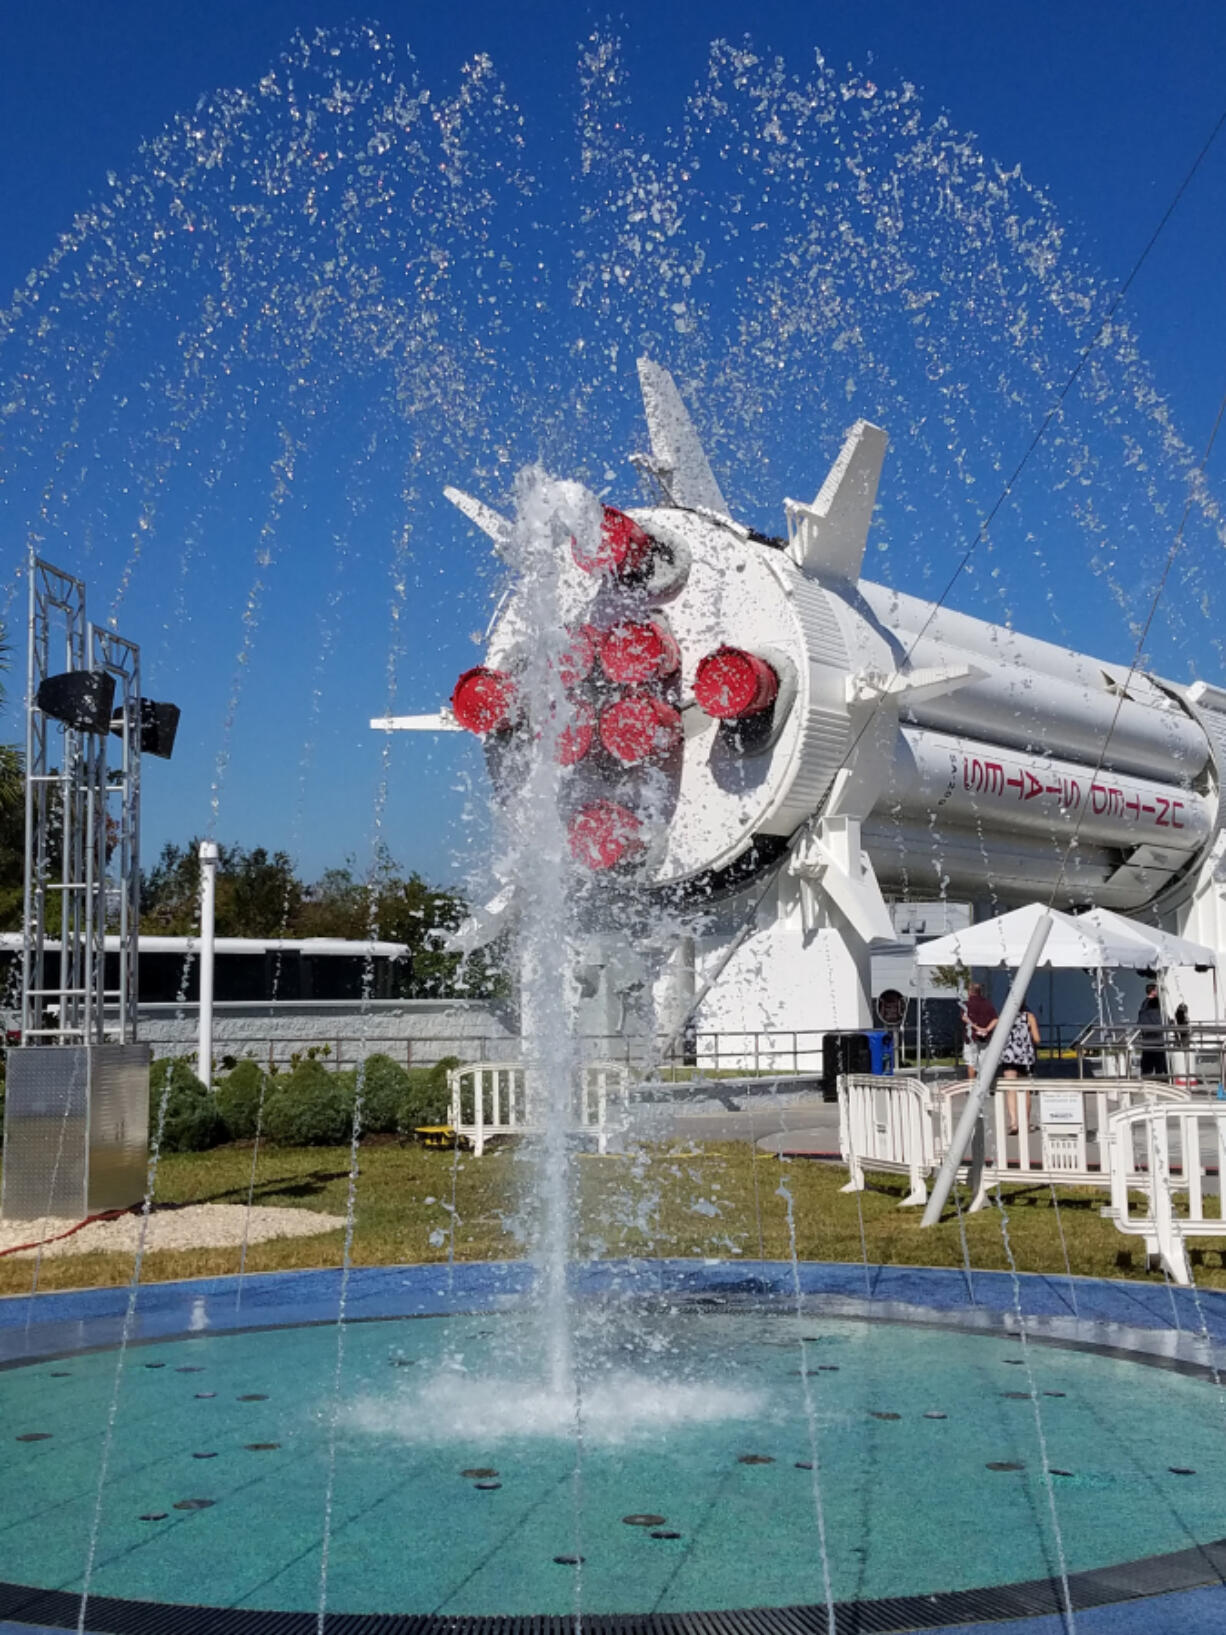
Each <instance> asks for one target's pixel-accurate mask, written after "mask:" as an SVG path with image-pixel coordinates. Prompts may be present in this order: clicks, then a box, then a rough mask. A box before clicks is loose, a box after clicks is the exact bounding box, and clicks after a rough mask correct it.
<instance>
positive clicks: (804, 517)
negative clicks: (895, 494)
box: [783, 420, 888, 585]
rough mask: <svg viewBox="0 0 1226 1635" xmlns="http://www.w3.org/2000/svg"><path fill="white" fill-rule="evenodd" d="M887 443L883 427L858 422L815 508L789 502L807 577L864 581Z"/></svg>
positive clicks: (792, 545)
mask: <svg viewBox="0 0 1226 1635" xmlns="http://www.w3.org/2000/svg"><path fill="white" fill-rule="evenodd" d="M887 441H888V439H887V437H886V434H885V433H884V432H883V431H882V429H881V427H880V426H874V425H872V424H871V422H870V421H867V420H857V421H856V423H855V425H854V426H853V427H852V428H851V430H850V431H849V432H848V434H847V439H846V441H845V442H844V444H843V447H842V449H841V450H840V451H839V457H838V459H837V460H836V461H835V462H834V464H833V465H832V466H831V468H830V474H829V476H828V477H827V478H826V481H825V482H824V483H823V484H822V486H821V492H820V493H819V494H818V496H817V498H816V499H815V500H814V501H813V504H812V505H802V504H801V503H800V502H799V500H784V502H783V506H784V510H785V512H786V514H787V519H788V545H789V549H790V551H791V554H792V560H793V561H794V562H795V563H796V564H797V566H798V567H801V568H804V569H805V571H806V572H807V573H812V574H815V575H816V576H817V577H818V578H820V579H840V580H845V581H847V583H849V584H853V585H854V584H855V582H856V580H857V579H859V577H860V570H861V568H862V566H863V563H864V547H865V545H866V543H867V542H868V529H869V524H870V522H871V521H872V520H873V506H874V505H875V504H876V501H877V484H878V481H879V480H880V477H881V467H882V464H883V462H884V460H885V451H886V444H887Z"/></svg>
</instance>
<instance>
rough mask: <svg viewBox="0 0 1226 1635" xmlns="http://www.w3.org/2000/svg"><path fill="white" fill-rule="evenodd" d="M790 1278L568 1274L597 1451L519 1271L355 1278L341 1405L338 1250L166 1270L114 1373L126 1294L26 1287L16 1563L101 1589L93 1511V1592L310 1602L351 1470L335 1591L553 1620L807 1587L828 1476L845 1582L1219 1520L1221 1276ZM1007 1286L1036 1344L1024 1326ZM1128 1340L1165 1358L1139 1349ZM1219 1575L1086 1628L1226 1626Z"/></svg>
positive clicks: (276, 1604) (60, 1585)
mask: <svg viewBox="0 0 1226 1635" xmlns="http://www.w3.org/2000/svg"><path fill="white" fill-rule="evenodd" d="M801 1272H802V1289H803V1293H804V1314H803V1316H797V1315H796V1314H795V1311H794V1309H793V1307H792V1301H791V1284H792V1271H791V1268H790V1267H779V1266H775V1265H763V1266H760V1267H756V1266H755V1267H747V1266H745V1265H737V1266H734V1267H732V1266H728V1267H725V1266H711V1265H697V1264H695V1263H681V1262H673V1263H643V1264H638V1265H634V1266H628V1265H615V1264H604V1265H599V1266H595V1267H591V1268H583V1269H581V1270H580V1271H578V1272H577V1273H576V1278H575V1281H576V1286H577V1288H578V1289H579V1291H580V1292H581V1293H583V1294H586V1295H590V1296H596V1295H599V1296H601V1298H600V1299H599V1300H596V1299H590V1300H581V1302H580V1309H581V1311H582V1312H583V1313H585V1314H586V1315H585V1316H584V1317H583V1318H582V1319H581V1321H582V1322H583V1323H585V1324H586V1325H587V1326H588V1328H589V1329H590V1333H589V1334H588V1336H587V1338H586V1341H585V1343H584V1346H583V1347H582V1348H581V1349H582V1352H583V1354H584V1355H585V1356H588V1357H589V1358H590V1359H591V1366H590V1369H589V1372H588V1374H587V1376H586V1377H585V1379H584V1381H583V1385H584V1407H585V1413H586V1415H587V1436H586V1438H585V1442H584V1447H583V1458H582V1463H581V1467H580V1468H579V1469H578V1470H576V1460H575V1452H574V1442H573V1438H572V1436H571V1435H570V1434H569V1430H570V1426H569V1424H565V1425H562V1426H561V1427H558V1428H557V1431H558V1434H545V1433H543V1432H542V1429H541V1424H540V1422H539V1417H535V1418H534V1417H533V1416H534V1414H535V1413H536V1408H535V1405H534V1404H535V1399H534V1398H533V1397H532V1394H531V1393H532V1389H533V1385H534V1382H535V1380H536V1378H537V1376H538V1374H539V1355H538V1354H539V1342H538V1338H537V1330H536V1320H535V1317H534V1316H533V1315H532V1314H531V1313H530V1312H525V1310H524V1297H525V1292H526V1290H527V1289H528V1287H529V1284H530V1274H529V1273H528V1271H527V1269H526V1268H524V1267H522V1266H518V1265H501V1266H462V1267H456V1268H454V1269H453V1270H452V1271H450V1272H449V1271H448V1269H447V1268H445V1267H443V1268H439V1267H421V1268H395V1269H380V1270H378V1271H369V1272H368V1271H362V1272H358V1273H355V1274H354V1275H353V1278H352V1281H351V1284H350V1289H349V1299H348V1301H347V1310H348V1313H349V1315H350V1316H351V1317H353V1318H355V1319H360V1320H358V1321H355V1322H353V1323H352V1324H350V1325H348V1326H347V1330H346V1339H345V1349H344V1359H343V1369H342V1376H341V1377H342V1389H341V1392H340V1395H339V1397H337V1396H336V1395H335V1394H334V1392H333V1387H332V1382H333V1379H334V1377H335V1371H336V1359H337V1337H336V1329H335V1321H334V1319H335V1314H336V1302H337V1297H338V1293H339V1283H338V1279H337V1276H336V1275H335V1274H331V1273H306V1274H283V1275H281V1276H276V1277H258V1278H248V1279H245V1280H244V1281H243V1283H242V1285H241V1291H240V1286H239V1285H238V1283H237V1280H231V1279H219V1280H210V1281H208V1282H202V1283H192V1284H180V1285H150V1286H149V1287H148V1288H146V1289H142V1290H141V1291H140V1298H139V1301H138V1303H137V1306H136V1309H135V1312H134V1314H133V1318H134V1320H133V1323H132V1330H131V1336H130V1343H129V1345H128V1346H127V1348H126V1352H125V1353H124V1356H123V1362H122V1369H121V1370H120V1371H119V1372H118V1374H117V1363H118V1361H119V1353H118V1352H117V1350H116V1349H115V1348H116V1343H117V1340H118V1338H119V1333H120V1329H121V1327H122V1323H123V1318H124V1312H125V1309H126V1291H117V1290H100V1291H92V1292H90V1293H88V1294H84V1295H80V1296H65V1295H59V1294H54V1295H48V1296H44V1297H40V1298H39V1299H38V1300H37V1301H33V1302H31V1301H23V1300H9V1301H5V1302H3V1303H0V1425H2V1426H3V1427H5V1430H4V1432H0V1438H2V1440H0V1447H2V1448H3V1456H2V1459H0V1580H5V1581H7V1582H9V1583H25V1584H37V1585H41V1586H44V1587H46V1588H50V1589H58V1590H62V1591H66V1592H69V1593H79V1590H80V1588H81V1574H82V1570H83V1566H84V1562H85V1558H86V1553H87V1549H88V1543H89V1538H90V1534H91V1529H92V1526H93V1520H94V1516H95V1512H96V1511H97V1512H98V1514H99V1515H100V1518H101V1519H100V1527H99V1531H98V1534H97V1538H96V1541H95V1543H96V1549H95V1554H94V1568H93V1576H92V1578H91V1584H90V1588H91V1593H92V1594H93V1595H95V1596H99V1597H105V1596H126V1597H131V1598H135V1599H140V1600H149V1601H154V1602H161V1603H166V1602H173V1603H189V1604H190V1603H196V1604H200V1603H205V1604H210V1605H219V1606H227V1607H247V1608H252V1609H256V1608H267V1609H272V1608H284V1609H289V1608H299V1609H302V1610H304V1611H309V1610H311V1609H313V1608H314V1607H315V1606H316V1605H317V1604H318V1598H319V1586H320V1548H321V1537H322V1531H323V1529H322V1517H323V1504H324V1499H325V1495H326V1493H327V1491H328V1489H329V1484H330V1485H331V1493H332V1504H333V1526H332V1531H331V1543H330V1559H329V1569H328V1605H329V1607H330V1608H331V1609H333V1610H335V1611H338V1612H340V1611H353V1612H359V1611H369V1612H385V1613H390V1612H415V1613H435V1614H438V1615H440V1616H452V1617H465V1616H468V1617H481V1616H487V1615H493V1614H495V1613H511V1614H515V1613H519V1614H529V1613H542V1614H551V1613H552V1614H561V1613H567V1612H569V1611H571V1610H572V1609H573V1607H574V1605H575V1597H576V1588H577V1586H576V1572H578V1573H579V1574H580V1579H579V1585H578V1589H579V1594H580V1604H581V1605H582V1606H583V1608H584V1610H585V1611H587V1612H589V1613H590V1614H600V1613H610V1614H612V1613H619V1612H649V1611H654V1612H656V1613H657V1614H661V1613H669V1612H674V1613H675V1612H681V1611H687V1610H695V1609H718V1608H731V1607H736V1606H745V1605H773V1606H785V1605H789V1604H797V1603H809V1604H813V1603H820V1602H822V1601H823V1600H824V1578H823V1573H822V1570H821V1561H820V1557H819V1554H818V1552H817V1550H816V1548H815V1541H816V1538H817V1508H816V1507H817V1505H819V1504H820V1506H821V1509H822V1517H821V1519H822V1522H823V1525H824V1528H825V1532H826V1536H827V1544H828V1554H829V1563H830V1572H831V1581H832V1589H833V1593H834V1596H835V1598H836V1599H837V1600H839V1601H843V1602H853V1601H864V1600H870V1599H874V1600H875V1599H880V1598H883V1597H898V1596H907V1595H916V1594H929V1593H946V1592H949V1591H954V1590H965V1589H973V1588H976V1587H978V1586H984V1585H992V1584H999V1583H1010V1582H1019V1581H1025V1580H1032V1579H1042V1578H1048V1577H1051V1576H1053V1575H1054V1574H1055V1573H1056V1572H1057V1564H1058V1560H1059V1554H1060V1549H1061V1547H1062V1548H1063V1552H1064V1556H1065V1559H1066V1561H1067V1566H1068V1569H1069V1571H1070V1572H1072V1573H1074V1574H1076V1573H1078V1572H1081V1571H1085V1570H1087V1569H1093V1568H1097V1567H1102V1566H1105V1565H1107V1564H1110V1563H1114V1562H1119V1561H1127V1560H1132V1559H1136V1558H1139V1557H1144V1556H1154V1555H1162V1554H1165V1553H1167V1552H1175V1551H1182V1550H1187V1549H1188V1548H1189V1547H1190V1546H1193V1545H1204V1544H1209V1543H1212V1542H1214V1541H1216V1540H1220V1539H1222V1538H1224V1537H1226V1436H1223V1435H1222V1434H1221V1427H1222V1418H1221V1407H1220V1406H1219V1400H1218V1392H1219V1389H1220V1387H1219V1386H1218V1385H1217V1383H1215V1379H1214V1377H1213V1369H1214V1368H1216V1366H1217V1364H1218V1362H1219V1360H1220V1358H1219V1353H1218V1350H1217V1347H1216V1345H1214V1344H1213V1343H1212V1342H1213V1341H1215V1340H1217V1339H1219V1338H1220V1337H1222V1336H1223V1335H1226V1311H1224V1303H1223V1301H1222V1299H1221V1297H1220V1296H1215V1295H1201V1296H1200V1297H1199V1298H1195V1299H1193V1298H1188V1297H1187V1296H1186V1294H1185V1293H1184V1291H1174V1298H1173V1299H1172V1296H1171V1292H1168V1291H1167V1290H1164V1289H1161V1288H1156V1289H1155V1288H1152V1287H1150V1286H1147V1285H1122V1284H1100V1283H1095V1282H1092V1281H1090V1280H1080V1281H1077V1282H1075V1283H1073V1284H1070V1283H1069V1281H1068V1280H1066V1279H1060V1280H1049V1279H1027V1278H1023V1279H1021V1280H1020V1281H1019V1284H1018V1285H1017V1287H1016V1289H1015V1286H1014V1284H1013V1282H1012V1280H1011V1279H1009V1278H1006V1277H994V1276H993V1275H991V1274H979V1275H977V1276H976V1278H975V1279H974V1282H973V1284H972V1283H968V1280H967V1279H966V1278H964V1277H963V1275H962V1274H961V1273H952V1272H940V1271H937V1272H931V1271H930V1272H915V1273H900V1272H899V1271H897V1270H896V1269H889V1270H881V1271H873V1270H872V1269H870V1270H869V1272H868V1274H867V1277H866V1274H865V1271H864V1269H863V1268H859V1267H855V1268H849V1267H835V1266H817V1265H808V1266H804V1267H802V1268H801ZM645 1296H646V1297H653V1296H654V1297H662V1298H654V1299H653V1298H648V1299H647V1301H646V1304H644V1298H643V1297H645ZM622 1297H625V1305H624V1307H623V1308H622V1315H621V1317H620V1318H619V1320H618V1323H617V1324H616V1325H615V1327H614V1328H613V1329H610V1328H609V1327H608V1325H607V1324H606V1322H605V1321H604V1317H603V1315H602V1314H604V1313H606V1312H607V1311H608V1310H609V1309H610V1307H611V1306H612V1307H616V1306H617V1305H618V1304H619V1301H620V1300H621V1299H622ZM972 1297H973V1303H972ZM678 1299H680V1300H681V1302H682V1304H683V1307H684V1309H683V1310H682V1311H680V1312H677V1311H675V1310H674V1311H671V1312H670V1311H669V1309H668V1307H669V1305H670V1303H674V1302H676V1301H677V1300H678ZM1019 1303H1020V1310H1021V1314H1022V1318H1023V1320H1024V1322H1025V1326H1026V1329H1027V1332H1028V1333H1033V1334H1034V1337H1035V1338H1036V1339H1038V1340H1039V1341H1040V1342H1042V1343H1039V1344H1036V1345H1033V1346H1026V1347H1024V1348H1023V1346H1022V1345H1021V1344H1020V1343H1019V1340H1018V1338H1017V1337H1016V1328H1017V1320H1018V1304H1019ZM1074 1308H1075V1310H1076V1315H1074ZM446 1313H456V1314H457V1315H454V1316H451V1317H445V1314H446ZM465 1313H467V1314H468V1315H465ZM870 1313H871V1314H873V1315H875V1316H878V1317H887V1318H895V1319H899V1318H902V1319H906V1320H905V1321H902V1322H890V1321H886V1322H880V1321H878V1322H872V1323H866V1322H864V1321H862V1320H859V1319H860V1318H862V1316H864V1315H867V1314H870ZM489 1314H493V1315H489ZM409 1317H415V1318H419V1319H422V1320H420V1321H405V1320H404V1319H406V1318H409ZM439 1319H444V1320H439ZM1173 1319H1177V1320H1179V1322H1180V1325H1181V1326H1180V1327H1175V1326H1173ZM950 1324H960V1325H964V1329H965V1331H964V1332H962V1333H950V1332H948V1329H947V1328H946V1327H941V1326H936V1325H950ZM1198 1330H1199V1331H1200V1332H1199V1333H1198V1332H1197V1331H1198ZM1206 1331H1207V1334H1208V1336H1209V1338H1208V1339H1206V1337H1205V1335H1206ZM1050 1342H1057V1343H1050ZM1138 1344H1139V1345H1142V1346H1144V1347H1146V1348H1147V1352H1148V1354H1149V1355H1150V1356H1151V1358H1153V1359H1155V1360H1158V1361H1160V1362H1163V1363H1165V1364H1166V1365H1167V1366H1163V1367H1159V1368H1155V1367H1148V1366H1138V1364H1137V1363H1136V1362H1135V1361H1129V1360H1124V1359H1125V1354H1126V1353H1127V1352H1128V1351H1129V1350H1131V1349H1134V1348H1135V1347H1136V1346H1137V1345H1138ZM1174 1365H1178V1366H1174ZM117 1378H118V1381H119V1386H118V1393H117V1394H116V1380H117ZM662 1378H663V1379H664V1380H665V1381H666V1382H667V1383H666V1384H665V1385H662V1386H661V1385H654V1386H646V1385H644V1384H643V1381H644V1380H645V1379H651V1380H655V1381H659V1380H660V1379H662ZM1032 1380H1033V1385H1034V1388H1035V1390H1036V1392H1037V1393H1038V1398H1037V1405H1038V1408H1039V1411H1040V1415H1041V1421H1042V1428H1043V1433H1044V1436H1045V1439H1046V1445H1047V1462H1048V1464H1049V1466H1050V1467H1052V1468H1053V1469H1054V1471H1056V1472H1058V1473H1059V1474H1056V1475H1054V1476H1053V1477H1052V1487H1051V1490H1050V1494H1049V1489H1048V1485H1047V1482H1046V1479H1045V1477H1044V1472H1043V1458H1042V1453H1041V1451H1040V1448H1039V1441H1038V1426H1037V1424H1036V1414H1035V1408H1036V1402H1035V1400H1034V1399H1032V1398H1031V1396H1030V1389H1029V1388H1030V1384H1031V1382H1032ZM653 1393H654V1395H653ZM648 1398H651V1401H650V1402H649V1401H648ZM112 1402H114V1404H115V1409H116V1411H115V1418H114V1425H113V1432H112V1433H111V1435H110V1439H109V1444H108V1443H107V1425H108V1420H109V1414H110V1410H111V1406H112ZM508 1404H510V1405H512V1407H513V1408H514V1412H512V1413H510V1422H509V1423H507V1422H504V1421H506V1419H507V1413H508ZM334 1407H335V1410H336V1411H335V1414H334V1413H333V1408H334ZM649 1409H650V1411H649ZM17 1438H31V1440H20V1441H19V1440H17ZM104 1448H105V1449H106V1457H107V1460H108V1464H107V1480H106V1485H105V1488H104V1490H103V1495H102V1504H101V1507H100V1510H99V1507H98V1506H97V1493H98V1471H99V1468H100V1464H101V1461H102V1458H103V1454H104ZM815 1454H816V1456H817V1457H816V1462H817V1463H818V1465H819V1466H820V1480H819V1481H818V1482H817V1483H816V1484H815V1482H814V1478H813V1474H812V1472H811V1471H810V1470H809V1469H808V1468H807V1467H809V1466H811V1465H812V1464H813V1463H814V1462H815V1459H814V1455H815ZM202 1456H203V1457H202ZM465 1472H467V1473H468V1474H464V1473H465ZM482 1472H488V1473H490V1474H488V1475H485V1476H483V1475H481V1474H480V1473H482ZM473 1473H476V1474H473ZM478 1483H482V1484H483V1485H480V1486H479V1485H478ZM193 1501H200V1502H198V1503H194V1502H193ZM1053 1504H1054V1511H1055V1516H1054V1518H1053V1515H1052V1510H1053ZM180 1506H182V1507H184V1508H178V1507H180ZM627 1515H643V1516H655V1517H659V1518H661V1519H660V1520H659V1521H658V1522H655V1523H647V1524H645V1525H638V1524H636V1523H627V1522H626V1521H624V1520H623V1518H624V1517H625V1516H627ZM985 1517H990V1518H991V1522H990V1525H987V1526H985V1525H984V1518H985ZM149 1518H152V1519H149ZM1057 1530H1058V1531H1057ZM668 1534H676V1535H678V1536H677V1537H668V1536H659V1535H668ZM574 1555H581V1556H582V1557H583V1562H582V1566H581V1568H578V1569H577V1568H576V1567H575V1566H574V1565H573V1564H569V1563H566V1562H558V1561H557V1559H556V1558H557V1557H559V1556H574ZM750 1561H751V1562H752V1565H748V1563H749V1562H750ZM222 1564H224V1569H223V1565H222ZM1222 1594H1223V1592H1222V1591H1221V1590H1220V1589H1205V1590H1199V1589H1198V1590H1194V1591H1190V1592H1188V1593H1187V1594H1185V1595H1182V1596H1152V1597H1148V1598H1146V1599H1144V1600H1141V1601H1135V1602H1132V1603H1126V1604H1123V1605H1120V1606H1117V1607H1114V1608H1086V1609H1085V1610H1083V1611H1081V1612H1080V1613H1079V1614H1078V1619H1077V1622H1078V1627H1079V1628H1083V1629H1085V1630H1093V1631H1098V1630H1104V1631H1105V1630H1107V1629H1119V1630H1120V1631H1121V1632H1123V1631H1125V1630H1128V1631H1132V1630H1133V1629H1135V1630H1136V1631H1137V1632H1138V1635H1139V1632H1141V1631H1146V1632H1148V1631H1157V1630H1161V1629H1163V1628H1166V1627H1170V1628H1172V1629H1173V1628H1179V1629H1181V1630H1182V1629H1193V1630H1194V1629H1195V1628H1197V1624H1196V1623H1195V1622H1194V1621H1192V1620H1194V1619H1196V1618H1198V1617H1201V1616H1202V1615H1203V1616H1204V1617H1211V1616H1215V1615H1216V1616H1217V1617H1218V1622H1217V1623H1216V1624H1215V1625H1214V1627H1215V1628H1221V1627H1226V1617H1223V1616H1222V1615H1223V1613H1224V1612H1226V1607H1223V1606H1222V1605H1221V1603H1220V1601H1218V1602H1215V1597H1219V1598H1220V1597H1221V1596H1222ZM1189 1597H1190V1598H1189ZM1215 1606H1216V1614H1215V1613H1214V1610H1213V1609H1214V1608H1215ZM1164 1609H1165V1610H1164ZM1177 1610H1178V1614H1179V1617H1180V1618H1182V1620H1183V1621H1182V1622H1178V1623H1174V1622H1173V1623H1171V1624H1170V1625H1169V1626H1168V1625H1167V1624H1164V1623H1163V1622H1161V1621H1160V1620H1161V1619H1162V1618H1164V1617H1165V1616H1166V1615H1167V1613H1168V1612H1169V1613H1170V1614H1172V1615H1175V1614H1176V1612H1177ZM1107 1614H1112V1615H1114V1616H1116V1617H1117V1622H1115V1623H1111V1622H1103V1621H1102V1620H1103V1618H1104V1617H1106V1616H1107ZM1125 1615H1126V1616H1127V1619H1128V1620H1129V1621H1128V1622H1127V1623H1125V1622H1120V1621H1118V1620H1119V1619H1123V1618H1124V1617H1125ZM1136 1620H1141V1621H1139V1622H1138V1621H1136ZM1145 1620H1149V1621H1145ZM1155 1620H1159V1621H1155ZM2 1627H4V1626H2V1625H0V1628H2ZM12 1627H14V1628H16V1627H19V1626H12ZM959 1627H963V1626H959ZM965 1627H971V1626H965ZM1009 1627H1011V1628H1015V1629H1026V1628H1032V1629H1033V1631H1034V1635H1039V1632H1040V1631H1042V1632H1043V1635H1046V1632H1047V1629H1048V1628H1051V1629H1055V1628H1058V1627H1059V1625H1058V1624H1054V1623H1052V1622H1051V1621H1050V1620H1043V1619H1038V1620H1029V1621H1023V1622H1021V1623H1013V1624H1011V1625H1010V1626H1009ZM1205 1627H1206V1628H1207V1627H1209V1626H1208V1625H1207V1624H1206V1626H1205Z"/></svg>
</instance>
